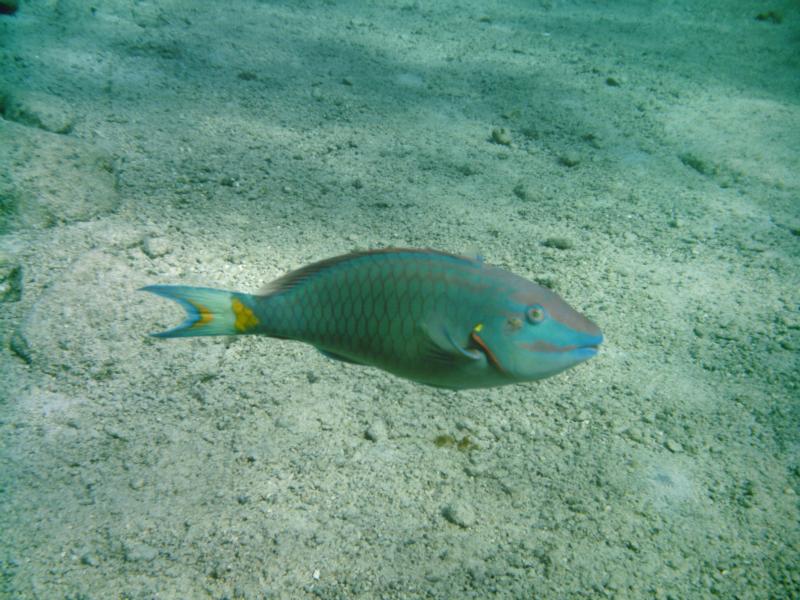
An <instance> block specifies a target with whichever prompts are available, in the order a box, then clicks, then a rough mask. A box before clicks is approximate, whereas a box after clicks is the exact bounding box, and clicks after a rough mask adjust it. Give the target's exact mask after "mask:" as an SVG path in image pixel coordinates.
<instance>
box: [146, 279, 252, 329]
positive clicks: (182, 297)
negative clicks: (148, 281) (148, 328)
mask: <svg viewBox="0 0 800 600" xmlns="http://www.w3.org/2000/svg"><path fill="white" fill-rule="evenodd" d="M141 290H142V291H145V292H150V293H151V294H157V295H159V296H163V297H164V298H168V299H170V300H172V301H174V302H177V303H178V304H180V305H181V307H182V308H183V309H184V310H185V311H186V319H185V320H184V321H183V323H181V324H180V325H178V326H177V327H174V328H172V329H168V330H167V331H160V332H157V333H151V334H150V335H152V336H153V337H158V338H175V337H193V336H201V335H238V334H242V333H255V330H256V329H257V328H258V325H259V322H258V318H257V317H256V316H255V314H254V313H253V309H252V302H251V301H250V296H249V295H248V294H240V293H238V292H228V291H226V290H217V289H213V288H204V287H190V286H185V285H148V286H145V287H143V288H141Z"/></svg>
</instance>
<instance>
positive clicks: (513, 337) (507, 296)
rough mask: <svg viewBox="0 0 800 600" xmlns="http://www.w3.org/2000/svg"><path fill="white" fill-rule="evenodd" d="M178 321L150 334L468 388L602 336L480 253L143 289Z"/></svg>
mask: <svg viewBox="0 0 800 600" xmlns="http://www.w3.org/2000/svg"><path fill="white" fill-rule="evenodd" d="M143 289H144V290H146V291H149V292H153V293H155V294H159V295H161V296H164V297H166V298H169V299H171V300H174V301H176V302H178V303H180V304H181V306H183V308H184V309H185V310H186V312H187V318H186V320H185V321H184V322H183V323H182V324H181V325H179V326H178V327H176V328H174V329H171V330H169V331H165V332H161V333H157V334H154V335H156V336H157V337H167V338H170V337H187V336H196V335H238V334H259V335H264V336H268V337H275V338H283V339H291V340H297V341H301V342H305V343H308V344H311V345H313V346H315V347H316V348H318V349H319V350H321V351H322V352H323V353H324V354H326V355H327V356H329V357H331V358H335V359H339V360H343V361H346V362H351V363H358V364H363V365H370V366H375V367H379V368H381V369H384V370H386V371H389V372H390V373H393V374H395V375H399V376H401V377H405V378H407V379H411V380H413V381H417V382H420V383H426V384H430V385H435V386H440V387H447V388H454V389H459V388H473V387H490V386H495V385H504V384H508V383H516V382H521V381H529V380H533V379H541V378H543V377H547V376H549V375H553V374H555V373H557V372H559V371H562V370H564V369H566V368H569V367H571V366H573V365H574V364H577V363H579V362H582V361H584V360H586V359H588V358H590V357H591V356H594V355H595V354H596V352H597V347H598V346H599V344H600V343H601V342H602V339H603V338H602V334H601V333H600V330H599V329H598V328H597V326H596V325H595V324H594V323H592V322H591V321H590V320H589V319H587V318H586V317H584V316H583V315H581V314H580V313H578V312H577V311H575V310H574V309H572V308H571V307H570V306H569V305H568V304H567V303H566V302H564V300H562V299H561V298H560V297H559V296H557V295H556V294H555V293H554V292H552V291H550V290H548V289H546V288H543V287H542V286H539V285H538V284H536V283H533V282H531V281H528V280H526V279H523V278H521V277H518V276H517V275H514V274H513V273H510V272H508V271H505V270H502V269H499V268H497V267H492V266H489V265H486V264H485V263H483V262H482V261H480V260H475V259H471V258H466V257H461V256H456V255H452V254H446V253H443V252H437V251H434V250H418V249H386V250H374V251H367V252H359V253H354V254H349V255H345V256H339V257H334V258H330V259H327V260H323V261H320V262H318V263H314V264H311V265H308V266H306V267H302V268H300V269H298V270H296V271H293V272H291V273H288V274H287V275H284V276H283V277H281V278H279V279H277V280H275V281H274V282H272V283H271V284H269V285H268V286H267V288H265V290H264V291H262V293H260V294H245V293H241V292H230V291H225V290H216V289H213V288H197V287H188V286H170V285H153V286H147V287H145V288H143Z"/></svg>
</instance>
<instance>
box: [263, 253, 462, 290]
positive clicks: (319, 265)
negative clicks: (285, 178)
mask: <svg viewBox="0 0 800 600" xmlns="http://www.w3.org/2000/svg"><path fill="white" fill-rule="evenodd" d="M380 254H435V255H438V256H446V257H448V258H453V259H457V260H465V261H470V260H471V259H469V258H466V257H463V256H457V255H455V254H449V253H447V252H441V251H439V250H431V249H428V248H381V249H378V250H358V251H356V252H351V253H350V254H342V255H341V256H334V257H332V258H326V259H324V260H321V261H318V262H315V263H311V264H310V265H306V266H305V267H300V268H299V269H296V270H294V271H290V272H289V273H287V274H286V275H282V276H281V277H278V278H277V279H275V280H274V281H271V282H269V283H268V284H267V285H265V286H264V287H263V288H262V289H261V290H260V291H259V294H260V295H262V296H267V295H269V294H275V293H278V292H284V291H286V290H289V289H292V288H293V287H295V286H296V285H298V284H300V283H302V282H303V281H306V280H307V279H309V278H310V277H313V276H314V275H316V274H317V273H320V272H322V271H325V270H326V269H330V268H332V267H335V266H338V265H341V264H344V263H346V262H349V261H351V260H357V259H359V258H363V257H365V256H376V255H380Z"/></svg>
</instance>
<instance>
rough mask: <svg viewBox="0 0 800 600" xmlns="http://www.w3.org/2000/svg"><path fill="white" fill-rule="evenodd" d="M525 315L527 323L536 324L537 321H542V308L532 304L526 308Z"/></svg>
mask: <svg viewBox="0 0 800 600" xmlns="http://www.w3.org/2000/svg"><path fill="white" fill-rule="evenodd" d="M525 317H526V318H527V319H528V323H531V324H533V325H537V324H538V323H541V322H542V321H544V308H542V307H541V306H539V305H538V304H534V305H533V306H531V307H529V308H528V310H527V311H526V313H525Z"/></svg>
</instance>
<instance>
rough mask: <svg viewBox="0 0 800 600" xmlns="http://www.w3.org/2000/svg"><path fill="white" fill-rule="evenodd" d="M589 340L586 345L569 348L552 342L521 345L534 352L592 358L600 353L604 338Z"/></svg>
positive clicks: (591, 337)
mask: <svg viewBox="0 0 800 600" xmlns="http://www.w3.org/2000/svg"><path fill="white" fill-rule="evenodd" d="M587 337H588V338H589V339H587V340H586V343H584V344H570V345H569V346H558V345H556V344H552V343H550V342H545V341H542V340H539V341H536V342H533V343H532V344H521V346H522V347H523V348H524V349H526V350H530V351H532V352H552V353H563V354H566V353H569V354H577V355H579V356H586V358H590V357H592V356H594V355H595V354H597V353H598V352H599V351H600V344H602V343H603V336H602V335H597V336H587Z"/></svg>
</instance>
